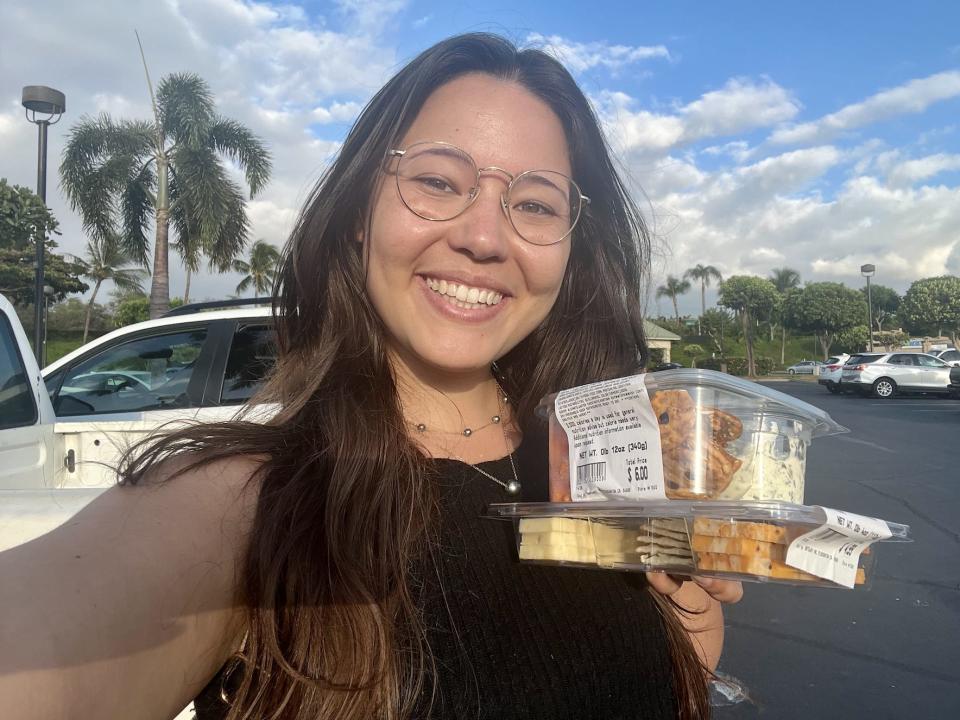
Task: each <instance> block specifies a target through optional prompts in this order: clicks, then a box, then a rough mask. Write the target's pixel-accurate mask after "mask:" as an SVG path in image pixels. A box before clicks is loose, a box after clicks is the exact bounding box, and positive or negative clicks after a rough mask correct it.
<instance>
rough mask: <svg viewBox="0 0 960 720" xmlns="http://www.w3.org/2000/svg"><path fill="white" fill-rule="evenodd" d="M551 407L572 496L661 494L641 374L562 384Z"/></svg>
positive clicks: (653, 426)
mask: <svg viewBox="0 0 960 720" xmlns="http://www.w3.org/2000/svg"><path fill="white" fill-rule="evenodd" d="M554 407H555V409H556V413H557V419H558V420H559V421H560V424H561V425H562V426H563V429H564V431H565V432H566V433H567V439H568V441H569V442H568V445H569V448H570V468H571V478H570V480H571V482H570V485H571V487H570V495H571V497H572V499H573V500H574V501H580V500H604V499H609V498H613V497H617V498H625V499H631V500H634V499H639V498H648V499H649V498H656V499H661V500H662V499H664V498H665V497H666V493H665V490H664V483H663V458H662V455H661V448H660V428H659V425H658V423H657V417H656V415H654V412H653V407H652V406H651V405H650V395H649V393H648V392H647V386H646V384H645V382H644V376H643V375H632V376H630V377H625V378H617V379H616V380H607V381H605V382H599V383H594V384H592V385H584V386H582V387H577V388H572V389H569V390H564V391H562V392H560V393H559V394H558V395H557V399H556V402H555V405H554Z"/></svg>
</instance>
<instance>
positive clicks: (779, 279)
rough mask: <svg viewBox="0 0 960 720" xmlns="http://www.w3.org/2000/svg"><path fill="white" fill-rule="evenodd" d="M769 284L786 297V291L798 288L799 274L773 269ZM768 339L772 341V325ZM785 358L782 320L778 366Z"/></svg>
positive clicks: (784, 269)
mask: <svg viewBox="0 0 960 720" xmlns="http://www.w3.org/2000/svg"><path fill="white" fill-rule="evenodd" d="M769 280H770V282H772V283H773V286H774V287H775V288H776V289H777V292H778V293H780V295H781V296H783V295H786V294H787V291H789V290H792V289H793V288H796V287H800V273H798V272H797V271H796V270H794V269H793V268H788V267H782V268H774V269H773V270H771V271H770V277H769ZM770 339H771V340H773V325H772V324H771V326H770ZM786 356H787V326H786V325H784V323H783V319H782V318H781V320H780V364H781V365H783V364H784V363H785V362H786Z"/></svg>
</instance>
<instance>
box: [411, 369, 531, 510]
mask: <svg viewBox="0 0 960 720" xmlns="http://www.w3.org/2000/svg"><path fill="white" fill-rule="evenodd" d="M494 382H495V383H496V385H497V410H498V411H499V412H498V414H497V415H494V416H493V417H491V418H490V422H488V423H485V424H484V425H481V426H480V427H477V428H469V427H465V428H464V429H463V430H461V431H460V432H451V431H449V430H447V431H444V430H428V429H427V426H426V425H425V424H424V423H410V424H411V425H413V426H414V427H415V428H416V429H417V432H420V433H425V432H435V433H441V434H444V435H462V436H463V437H466V438H469V437H470V436H471V435H473V433H475V432H477V431H478V430H483V429H484V428H486V427H490V426H491V425H500V430H501V431H502V432H503V446H504V447H505V448H506V449H507V457H508V458H509V459H510V469H511V470H512V471H513V480H509V481H507V482H504V481H503V480H501V479H500V478H498V477H496V476H495V475H492V474H491V473H488V472H487V471H486V470H484V469H483V468H481V467H477V466H476V465H474V464H473V463H470V462H467V461H466V460H464V459H463V458H461V457H456V458H454V459H455V460H458V461H460V462H462V463H463V464H464V465H469V466H470V467H472V468H473V469H474V470H476V471H477V472H478V473H480V474H481V475H483V476H484V477H485V478H488V479H490V480H493V482H495V483H496V484H497V485H499V486H500V487H502V488H503V489H504V490H506V491H507V492H508V493H509V494H511V495H519V494H520V491H521V490H522V489H523V488H522V486H521V485H520V478H519V477H518V476H517V466H516V464H515V463H514V462H513V450H511V449H510V441H509V440H507V431H506V430H505V429H504V428H503V426H502V425H501V422H500V421H501V417H502V415H503V406H502V405H501V402H505V403H508V402H510V398H509V397H507V395H506V394H505V393H504V392H503V388H501V387H500V383H498V382H496V380H494Z"/></svg>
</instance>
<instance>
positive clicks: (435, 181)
mask: <svg viewBox="0 0 960 720" xmlns="http://www.w3.org/2000/svg"><path fill="white" fill-rule="evenodd" d="M417 182H418V183H420V184H421V185H422V186H423V187H424V188H426V189H427V190H431V191H433V192H442V193H456V192H457V190H456V188H454V187H453V186H452V185H450V183H448V182H447V181H446V180H444V179H443V178H441V177H436V176H423V177H419V178H417Z"/></svg>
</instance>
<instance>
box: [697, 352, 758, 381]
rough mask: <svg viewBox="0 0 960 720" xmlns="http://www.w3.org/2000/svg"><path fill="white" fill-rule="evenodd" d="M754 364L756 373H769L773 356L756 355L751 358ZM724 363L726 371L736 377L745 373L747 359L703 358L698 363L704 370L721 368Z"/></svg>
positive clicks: (743, 375)
mask: <svg viewBox="0 0 960 720" xmlns="http://www.w3.org/2000/svg"><path fill="white" fill-rule="evenodd" d="M753 362H754V365H756V366H757V375H769V374H770V373H771V372H772V371H773V368H774V362H773V358H771V357H767V356H766V355H757V356H755V357H754V358H753ZM724 363H726V366H727V372H728V373H729V374H731V375H736V376H738V377H745V376H746V374H747V359H746V358H745V357H728V358H725V359H722V360H721V359H720V358H704V359H703V360H701V361H700V362H699V363H698V365H699V367H701V368H702V369H704V370H721V369H722V367H721V366H722V364H724Z"/></svg>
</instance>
